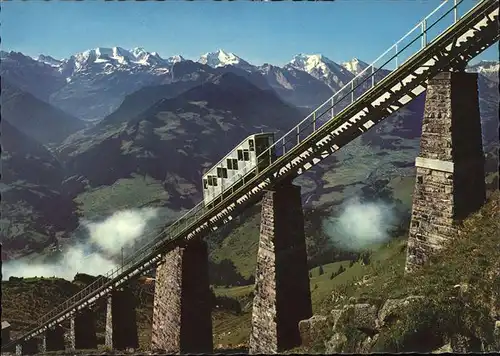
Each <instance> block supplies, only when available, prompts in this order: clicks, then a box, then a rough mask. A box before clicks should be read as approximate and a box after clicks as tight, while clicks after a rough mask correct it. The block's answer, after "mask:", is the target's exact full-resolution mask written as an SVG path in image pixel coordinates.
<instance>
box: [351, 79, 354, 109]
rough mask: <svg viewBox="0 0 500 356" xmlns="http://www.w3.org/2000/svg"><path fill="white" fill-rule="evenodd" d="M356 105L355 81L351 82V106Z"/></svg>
mask: <svg viewBox="0 0 500 356" xmlns="http://www.w3.org/2000/svg"><path fill="white" fill-rule="evenodd" d="M352 103H354V79H353V80H352V82H351V104H352Z"/></svg>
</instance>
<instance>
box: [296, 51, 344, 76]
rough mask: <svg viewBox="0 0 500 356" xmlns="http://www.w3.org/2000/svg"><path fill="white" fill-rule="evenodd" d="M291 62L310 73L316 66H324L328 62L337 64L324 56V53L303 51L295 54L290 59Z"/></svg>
mask: <svg viewBox="0 0 500 356" xmlns="http://www.w3.org/2000/svg"><path fill="white" fill-rule="evenodd" d="M290 64H291V65H292V67H295V68H297V69H299V70H302V71H304V72H308V73H310V72H311V71H313V70H314V69H316V68H319V67H324V66H325V65H327V64H330V65H332V64H334V65H336V63H335V62H333V61H332V60H330V59H328V58H327V57H325V56H323V55H322V54H303V53H300V54H297V55H296V56H294V57H293V59H292V60H291V61H290Z"/></svg>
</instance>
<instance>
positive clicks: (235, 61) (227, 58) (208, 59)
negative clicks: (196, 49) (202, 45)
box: [198, 49, 255, 71]
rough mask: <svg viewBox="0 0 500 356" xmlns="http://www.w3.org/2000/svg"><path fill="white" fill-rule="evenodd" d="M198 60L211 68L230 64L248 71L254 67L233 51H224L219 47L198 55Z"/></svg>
mask: <svg viewBox="0 0 500 356" xmlns="http://www.w3.org/2000/svg"><path fill="white" fill-rule="evenodd" d="M198 62H199V63H201V64H206V65H209V66H210V67H212V68H219V67H225V66H229V65H230V66H234V67H237V68H241V69H244V70H249V71H251V70H254V69H255V67H254V66H253V65H251V64H250V63H248V62H247V61H245V60H244V59H241V58H240V57H238V56H237V55H235V54H234V53H231V52H226V51H224V50H223V49H219V50H218V51H216V52H209V53H205V54H204V55H202V56H201V57H200V59H199V60H198Z"/></svg>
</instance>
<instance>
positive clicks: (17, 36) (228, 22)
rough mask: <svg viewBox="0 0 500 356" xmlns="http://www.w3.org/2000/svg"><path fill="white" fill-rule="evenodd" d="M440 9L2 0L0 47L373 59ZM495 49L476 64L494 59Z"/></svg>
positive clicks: (382, 2) (396, 2) (425, 4)
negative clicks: (24, 0) (428, 15)
mask: <svg viewBox="0 0 500 356" xmlns="http://www.w3.org/2000/svg"><path fill="white" fill-rule="evenodd" d="M472 1H474V0H466V2H467V3H469V4H470V3H472ZM438 5H439V1H438V0H337V1H335V2H302V3H300V2H264V3H263V2H249V1H241V0H240V1H235V2H214V1H205V0H198V1H193V2H187V1H173V0H170V1H166V2H134V1H127V2H116V1H114V2H106V3H104V2H103V1H99V0H86V1H83V2H74V1H68V2H66V1H64V2H60V1H58V2H56V1H50V2H42V1H33V0H32V1H28V2H21V1H17V0H16V1H15V2H1V7H2V11H1V15H0V16H1V29H2V43H1V47H2V49H3V50H7V51H10V50H15V51H20V52H23V53H25V54H27V55H30V56H37V55H38V54H40V53H43V54H48V55H51V56H53V57H55V58H64V57H69V56H70V55H71V54H74V53H76V52H81V51H84V50H86V49H90V48H95V47H113V46H120V47H123V48H127V49H130V48H133V47H144V48H145V49H146V50H148V51H156V52H158V53H159V54H160V55H161V56H162V57H165V58H166V57H169V56H171V55H175V54H181V55H182V56H184V57H186V58H188V59H198V58H199V56H200V55H201V54H203V53H206V52H210V51H215V50H217V49H218V48H223V49H225V50H226V51H230V52H234V53H235V54H237V55H239V56H240V57H242V58H244V59H246V60H247V61H249V62H251V63H253V64H262V63H265V62H267V63H271V64H275V65H283V64H285V63H287V62H288V61H290V60H291V58H292V57H293V56H294V55H295V54H298V53H308V54H310V53H322V54H324V55H325V56H327V57H328V58H330V59H332V60H334V61H336V62H342V61H345V60H348V59H351V58H353V57H357V58H360V59H362V60H364V61H366V62H371V61H372V60H374V59H375V58H376V57H378V55H379V54H381V53H382V52H383V51H384V50H385V49H387V48H388V47H389V46H390V45H392V44H393V43H394V42H395V41H396V40H398V39H399V38H400V37H401V36H402V35H404V34H405V33H406V32H407V31H408V30H410V29H411V28H412V27H413V26H414V25H415V24H416V23H418V22H419V21H420V20H421V19H422V18H423V17H425V16H426V15H427V14H428V13H429V12H430V11H432V10H433V9H434V8H435V7H436V6H438ZM493 47H494V48H490V49H489V50H487V51H486V52H485V53H483V54H482V55H481V56H480V57H478V58H477V59H476V61H477V60H479V59H492V60H496V59H498V49H497V48H496V46H493Z"/></svg>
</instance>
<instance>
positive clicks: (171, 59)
mask: <svg viewBox="0 0 500 356" xmlns="http://www.w3.org/2000/svg"><path fill="white" fill-rule="evenodd" d="M153 53H156V52H153ZM185 60H186V59H185V58H184V57H183V56H181V55H176V56H172V57H169V58H168V59H167V60H166V61H167V62H168V64H170V65H174V64H175V63H179V62H183V61H185Z"/></svg>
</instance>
